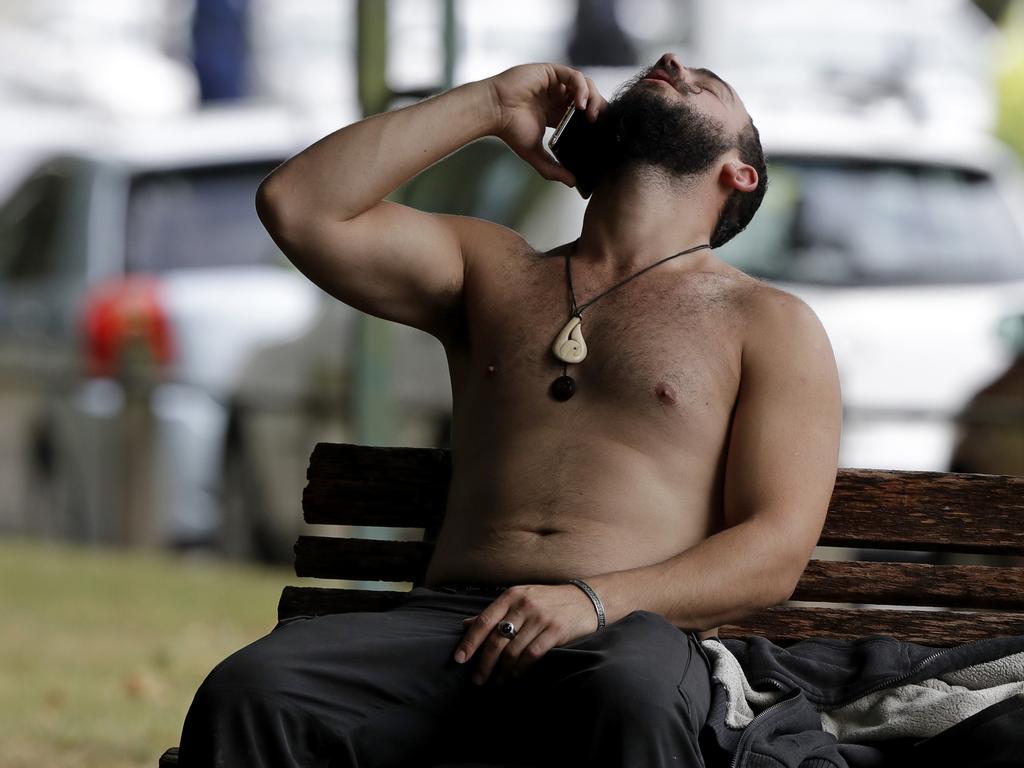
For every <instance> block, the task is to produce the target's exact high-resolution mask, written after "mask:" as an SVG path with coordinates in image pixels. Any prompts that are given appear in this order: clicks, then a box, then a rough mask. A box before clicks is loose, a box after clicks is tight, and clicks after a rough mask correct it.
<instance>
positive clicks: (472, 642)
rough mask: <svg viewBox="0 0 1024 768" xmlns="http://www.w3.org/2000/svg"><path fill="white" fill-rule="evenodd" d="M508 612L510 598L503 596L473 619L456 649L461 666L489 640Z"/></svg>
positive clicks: (457, 659) (456, 656)
mask: <svg viewBox="0 0 1024 768" xmlns="http://www.w3.org/2000/svg"><path fill="white" fill-rule="evenodd" d="M507 610H508V598H506V597H505V595H504V594H503V595H501V596H500V597H498V599H497V600H495V601H494V602H493V603H491V604H490V605H489V606H487V607H486V608H484V609H483V610H482V611H481V612H480V613H479V614H477V615H476V616H475V617H473V619H472V621H470V622H469V624H468V627H467V629H466V634H465V635H464V636H463V637H462V640H461V641H460V642H459V645H458V646H457V647H456V649H455V661H457V662H458V663H459V664H462V663H464V662H466V661H469V659H471V658H472V657H473V654H474V653H476V649H477V648H479V647H480V644H481V643H482V642H483V641H484V640H486V639H487V635H488V634H489V633H490V631H491V630H492V629H494V627H496V626H497V625H498V622H499V621H501V618H502V617H503V616H504V615H505V612H506V611H507Z"/></svg>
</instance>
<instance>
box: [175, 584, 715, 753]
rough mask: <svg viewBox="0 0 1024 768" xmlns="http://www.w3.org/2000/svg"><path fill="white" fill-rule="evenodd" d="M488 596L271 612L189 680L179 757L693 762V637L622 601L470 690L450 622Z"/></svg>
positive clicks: (442, 594)
mask: <svg viewBox="0 0 1024 768" xmlns="http://www.w3.org/2000/svg"><path fill="white" fill-rule="evenodd" d="M492 589H493V588H492ZM496 595H497V592H495V591H492V592H490V593H487V592H480V591H475V592H474V591H465V590H459V589H456V588H445V587H442V588H436V589H431V588H426V587H418V588H416V589H413V590H412V591H411V592H410V593H409V594H408V595H407V596H406V597H405V598H404V599H403V601H402V603H401V604H400V605H399V606H397V607H396V608H394V609H392V610H389V611H383V612H375V613H347V614H333V615H327V616H318V617H298V618H293V619H286V620H284V621H281V622H278V624H277V626H275V627H274V629H273V630H272V631H271V632H270V633H269V634H267V635H266V636H264V637H262V638H260V639H259V640H257V641H255V642H253V643H251V644H250V645H247V646H246V647H244V648H242V649H241V650H239V651H236V652H235V653H233V654H232V655H230V656H228V658H226V659H225V660H224V661H222V662H221V663H220V664H218V665H217V666H216V667H215V668H214V669H213V671H212V672H210V674H209V675H208V676H207V678H206V680H205V681H203V684H202V685H201V686H200V687H199V690H198V691H197V692H196V695H195V698H194V700H193V701H192V705H191V707H190V708H189V711H188V715H187V716H186V718H185V725H184V728H183V731H182V736H181V743H180V751H179V764H180V765H181V766H182V768H207V767H209V766H224V767H225V768H236V767H237V768H260V767H263V766H265V767H266V768H288V767H290V766H306V767H309V768H311V767H312V766H323V767H324V768H327V767H331V768H340V767H342V766H344V767H345V768H348V767H349V766H352V767H354V766H359V767H360V768H365V767H367V766H375V767H376V766H405V765H417V766H430V765H435V764H437V763H442V762H460V761H461V762H474V761H475V762H480V763H488V764H494V765H530V766H548V765H550V766H559V767H560V768H568V767H569V766H577V765H579V766H583V765H586V766H587V767H588V768H594V767H595V766H597V767H599V766H630V767H631V768H641V767H646V766H650V767H651V768H654V767H655V766H679V767H680V768H690V767H691V766H693V767H696V766H703V765H704V762H703V760H702V758H701V756H700V751H699V747H698V733H699V731H700V729H701V726H702V725H703V723H704V720H705V719H706V717H707V714H708V709H709V706H710V702H711V679H710V671H711V666H710V662H709V660H708V657H707V656H706V655H705V653H704V649H703V648H701V646H700V642H699V641H698V639H697V637H696V635H695V634H693V633H691V632H684V631H682V630H680V629H679V628H678V627H676V626H674V625H673V624H671V623H670V622H669V621H668V620H666V619H665V618H664V617H662V616H660V615H658V614H655V613H652V612H650V611H634V612H633V613H631V614H629V615H628V616H626V617H624V618H623V619H621V620H619V621H617V622H615V623H613V624H609V625H607V626H606V627H605V628H604V629H603V630H601V631H600V632H594V633H591V634H589V635H585V636H583V637H580V638H577V639H576V640H574V641H572V642H570V643H567V644H565V645H562V646H558V647H556V648H553V649H552V650H550V651H549V652H548V653H547V654H545V655H544V656H543V657H542V658H541V659H540V660H538V661H537V662H536V663H534V664H533V665H532V666H531V667H530V668H529V669H528V671H527V672H526V674H524V675H523V676H522V678H520V679H518V680H514V681H510V682H506V683H505V684H504V685H501V686H497V685H495V684H494V683H493V680H489V681H488V682H487V683H486V684H484V685H483V686H477V685H475V684H474V683H472V682H471V680H470V675H471V673H472V672H473V671H474V670H475V669H476V657H475V656H474V658H472V659H470V660H469V661H468V662H467V663H466V664H457V663H456V662H455V661H454V659H453V655H454V653H455V647H456V645H457V643H458V641H459V640H460V639H461V637H462V636H463V628H462V619H463V618H465V617H467V616H473V615H475V614H477V613H479V612H480V611H481V610H483V608H485V607H486V606H487V605H489V604H490V603H491V602H492V601H493V600H494V598H495V596H496Z"/></svg>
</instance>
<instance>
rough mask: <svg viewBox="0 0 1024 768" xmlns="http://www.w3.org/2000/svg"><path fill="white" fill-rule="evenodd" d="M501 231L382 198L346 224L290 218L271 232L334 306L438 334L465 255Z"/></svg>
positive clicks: (458, 289) (457, 290) (457, 289)
mask: <svg viewBox="0 0 1024 768" xmlns="http://www.w3.org/2000/svg"><path fill="white" fill-rule="evenodd" d="M268 229H270V227H268ZM498 230H502V232H499V231H498ZM503 231H504V228H502V227H499V226H498V225H497V224H493V223H491V222H488V221H484V220H482V219H474V218H472V217H466V216H451V215H445V214H434V213H427V212H424V211H419V210H417V209H415V208H411V207H408V206H404V205H400V204H398V203H392V202H390V201H382V202H380V203H378V204H377V205H375V206H373V207H372V208H370V209H369V210H367V211H364V212H363V213H361V214H360V215H359V216H356V217H354V218H352V219H349V220H346V221H339V220H336V219H332V218H331V217H325V216H316V217H314V216H310V217H307V218H303V217H301V216H296V217H294V219H293V220H291V221H289V222H286V223H283V224H281V225H280V226H278V227H276V228H274V229H272V230H271V234H274V235H275V240H277V241H278V243H279V245H281V248H282V250H283V251H284V252H285V254H286V255H287V256H288V257H289V259H291V261H292V263H294V264H295V266H296V267H297V268H298V269H299V270H300V271H301V272H302V273H303V274H305V275H306V276H307V277H308V278H309V279H310V280H312V281H313V282H314V283H316V284H317V285H318V286H320V288H322V289H323V290H324V291H326V292H327V293H329V294H331V295H332V296H334V297H335V298H337V299H339V300H340V301H342V302H344V303H346V304H348V305H349V306H352V307H355V308H356V309H359V310H362V311H363V312H367V313H369V314H372V315H376V316H377V317H383V318H385V319H387V320H394V321H395V322H399V323H403V324H405V325H410V326H413V327H414V328H420V329H421V330H424V331H427V332H429V333H433V334H435V335H437V336H444V335H445V334H446V331H447V330H448V328H447V326H448V325H449V324H450V322H451V321H452V319H453V318H454V317H455V315H456V314H457V311H458V307H459V303H460V301H461V296H462V280H463V275H464V267H465V262H464V256H465V251H466V250H467V249H471V248H473V247H475V244H476V243H478V242H479V241H483V240H486V239H488V237H497V236H499V235H502V234H503Z"/></svg>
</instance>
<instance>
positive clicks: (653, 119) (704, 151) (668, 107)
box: [599, 72, 732, 178]
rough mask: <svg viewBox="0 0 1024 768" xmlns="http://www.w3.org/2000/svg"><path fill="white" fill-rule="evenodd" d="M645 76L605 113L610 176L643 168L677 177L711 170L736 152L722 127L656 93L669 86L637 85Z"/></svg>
mask: <svg viewBox="0 0 1024 768" xmlns="http://www.w3.org/2000/svg"><path fill="white" fill-rule="evenodd" d="M645 74H646V72H644V73H641V74H639V75H637V76H636V77H635V78H633V80H631V81H630V82H628V83H626V84H625V85H623V86H622V88H621V89H620V91H619V94H618V95H617V96H616V97H615V98H614V99H612V100H611V101H610V102H608V106H607V107H606V108H605V110H604V111H603V112H602V113H601V119H600V121H599V122H601V123H603V125H602V128H603V130H602V134H603V136H602V138H603V143H604V144H605V148H606V150H607V156H606V157H607V164H606V165H605V173H606V175H607V177H609V178H615V177H618V176H620V175H622V174H623V173H626V172H628V171H630V170H634V169H637V168H641V167H648V168H653V169H657V170H661V171H664V172H665V173H666V174H667V175H669V176H671V177H674V178H679V177H682V178H685V177H692V176H695V175H697V174H700V173H702V172H704V171H706V170H708V169H709V168H710V167H711V166H712V165H714V163H715V161H716V160H717V159H718V158H719V157H721V156H722V154H723V153H725V152H726V151H728V150H729V149H730V148H731V147H732V143H731V142H730V141H729V140H728V139H727V138H726V135H725V133H726V132H725V128H724V126H723V125H722V124H721V123H719V122H718V121H717V120H715V119H713V118H711V117H708V116H707V115H704V114H701V113H700V112H698V111H697V110H695V109H694V108H693V106H692V105H691V104H690V103H689V102H688V101H686V100H685V98H684V99H683V100H679V99H678V97H672V98H671V100H670V99H669V98H666V97H665V95H664V94H660V93H657V89H659V88H663V87H673V86H671V85H665V86H661V85H653V84H639V80H641V79H642V77H643V76H644V75H645ZM683 96H684V97H686V96H687V94H685V93H684V94H683Z"/></svg>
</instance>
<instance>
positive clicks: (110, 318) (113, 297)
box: [82, 275, 174, 376]
mask: <svg viewBox="0 0 1024 768" xmlns="http://www.w3.org/2000/svg"><path fill="white" fill-rule="evenodd" d="M82 325H83V329H84V332H85V365H86V371H87V373H88V375H89V376H113V375H115V374H116V373H117V372H118V370H120V369H121V368H123V367H124V366H125V365H126V364H128V365H131V364H132V363H135V362H141V363H142V364H156V365H158V366H162V365H166V364H167V363H170V362H171V360H172V359H173V357H174V344H173V339H172V333H171V328H170V323H169V322H168V318H167V314H166V312H165V311H164V309H163V305H162V303H161V301H160V286H159V281H158V280H157V279H156V278H155V277H152V276H149V275H130V276H128V277H124V278H119V279H116V280H110V281H107V282H105V283H101V284H100V285H98V286H97V287H96V288H95V289H94V290H93V291H92V292H90V294H89V295H88V297H87V298H86V300H85V307H84V310H83V318H82ZM137 354H141V356H142V359H141V360H138V361H137V360H136V358H134V357H132V356H133V355H137Z"/></svg>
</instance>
